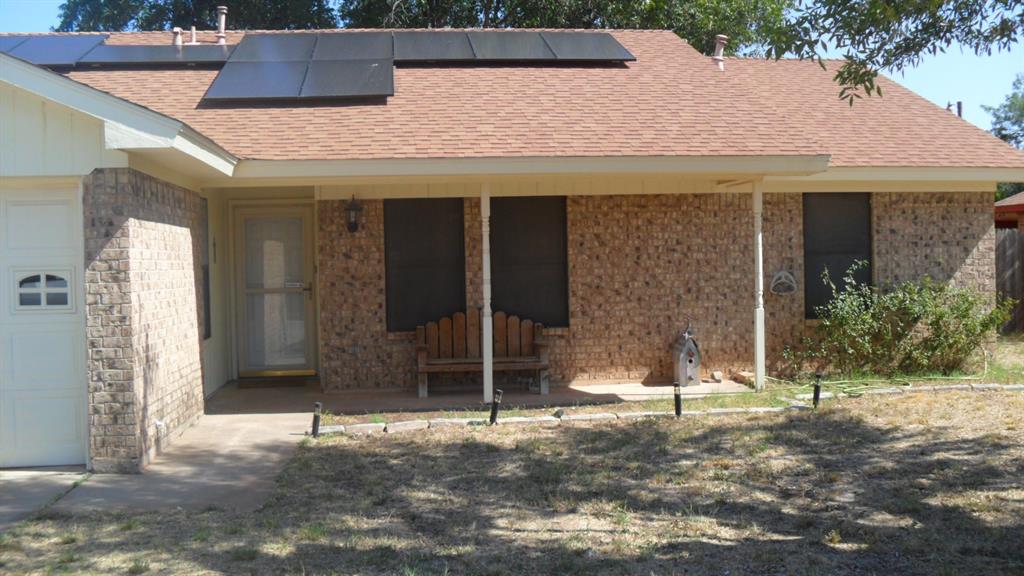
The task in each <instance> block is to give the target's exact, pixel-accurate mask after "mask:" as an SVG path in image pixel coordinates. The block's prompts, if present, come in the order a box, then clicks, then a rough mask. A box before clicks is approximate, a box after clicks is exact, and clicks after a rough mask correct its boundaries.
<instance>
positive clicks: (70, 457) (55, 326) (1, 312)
mask: <svg viewBox="0 0 1024 576" xmlns="http://www.w3.org/2000/svg"><path fill="white" fill-rule="evenodd" d="M82 254H83V252H82V208H81V204H80V202H79V193H78V191H77V190H75V189H65V190H53V189H25V190H13V191H12V190H9V189H8V190H5V189H3V188H0V468H6V467H15V466H51V465H63V464H82V463H84V462H85V455H86V440H85V439H86V428H85V426H86V409H85V406H86V404H85V395H86V376H85V362H86V360H85V320H84V311H83V307H84V306H83V305H82V286H83V284H84V283H83V280H82V261H83V257H82Z"/></svg>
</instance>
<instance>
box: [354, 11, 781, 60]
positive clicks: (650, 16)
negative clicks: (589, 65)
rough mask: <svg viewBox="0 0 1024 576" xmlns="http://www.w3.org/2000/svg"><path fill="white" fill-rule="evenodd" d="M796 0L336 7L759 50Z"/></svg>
mask: <svg viewBox="0 0 1024 576" xmlns="http://www.w3.org/2000/svg"><path fill="white" fill-rule="evenodd" d="M792 6H793V2H792V0H697V1H689V0H648V1H645V2H636V1H631V0H343V1H342V2H341V3H340V5H339V8H338V14H339V17H340V19H341V22H342V24H343V25H346V26H351V27H355V28H377V27H381V26H388V27H396V28H441V27H444V26H451V27H457V28H463V27H477V26H480V27H484V28H492V27H493V28H649V29H670V30H673V31H674V32H676V33H677V34H679V36H681V37H683V38H685V39H686V40H688V41H689V42H690V44H692V45H693V46H694V47H695V48H697V49H698V50H701V51H703V52H705V53H709V52H711V51H713V50H714V44H715V35H716V34H726V35H728V36H729V37H730V38H731V43H730V47H731V50H733V51H734V52H748V53H749V52H757V51H760V49H761V48H762V47H763V46H764V45H765V42H766V41H767V40H768V39H770V38H773V37H776V36H777V35H778V34H780V33H781V32H782V28H783V25H784V23H785V15H786V12H787V10H788V9H789V8H791V7H792Z"/></svg>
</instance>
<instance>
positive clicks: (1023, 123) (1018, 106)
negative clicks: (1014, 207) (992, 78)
mask: <svg viewBox="0 0 1024 576" xmlns="http://www.w3.org/2000/svg"><path fill="white" fill-rule="evenodd" d="M982 108H984V109H985V111H986V112H988V113H989V114H991V115H992V133H993V134H995V135H996V136H998V137H999V138H1001V139H1003V140H1005V141H1006V142H1007V143H1009V144H1010V145H1011V146H1016V147H1017V148H1021V149H1024V73H1020V74H1017V78H1016V79H1015V80H1014V81H1013V88H1012V89H1011V91H1010V93H1009V94H1007V95H1006V99H1005V100H1003V103H1002V104H1000V105H999V106H982ZM1018 192H1024V183H1021V182H1017V183H1014V184H1000V185H999V190H998V192H996V200H1001V199H1003V198H1006V197H1007V196H1012V195H1014V194H1016V193H1018Z"/></svg>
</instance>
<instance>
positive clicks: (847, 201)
mask: <svg viewBox="0 0 1024 576" xmlns="http://www.w3.org/2000/svg"><path fill="white" fill-rule="evenodd" d="M858 260H863V261H865V262H867V263H868V265H867V266H865V267H862V268H860V269H859V270H858V271H857V273H856V274H854V278H855V279H856V280H857V282H863V283H869V282H871V196H870V195H869V194H861V193H856V194H804V312H805V314H806V316H807V318H817V317H818V315H817V313H816V312H815V308H817V307H819V306H823V305H825V304H827V303H828V302H829V301H830V300H831V299H832V290H831V289H830V288H828V287H827V286H825V283H824V282H822V279H821V275H822V273H823V272H824V271H825V270H826V269H827V270H828V273H829V275H830V276H831V277H832V281H833V282H834V283H835V285H836V288H838V289H839V290H840V291H841V290H843V288H845V283H844V282H843V277H845V276H846V272H847V270H849V269H850V266H853V264H854V262H857V261H858Z"/></svg>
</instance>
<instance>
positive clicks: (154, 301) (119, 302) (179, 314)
mask: <svg viewBox="0 0 1024 576" xmlns="http://www.w3.org/2000/svg"><path fill="white" fill-rule="evenodd" d="M83 200H84V210H85V248H86V270H87V271H86V315H87V326H88V350H89V366H88V369H89V420H90V422H89V428H90V451H91V455H92V464H93V468H94V470H96V471H99V472H133V471H138V470H139V469H140V468H141V467H142V466H144V465H145V463H146V462H148V459H149V458H150V457H151V456H152V455H153V454H155V453H156V452H158V451H159V450H160V449H161V447H162V446H163V445H164V444H165V443H166V442H167V441H168V440H169V439H170V438H172V437H173V436H174V435H176V434H178V433H180V432H181V431H182V430H183V429H184V428H186V427H187V426H188V425H189V424H190V423H191V422H192V421H194V420H195V418H197V417H198V416H199V415H200V414H202V411H203V378H202V376H203V372H202V361H201V358H202V355H201V350H200V346H201V339H202V332H201V327H202V325H203V322H202V314H203V310H202V306H201V302H202V290H203V286H202V282H201V278H202V276H201V266H202V264H203V263H202V258H203V254H204V253H205V251H204V247H205V245H206V221H207V208H206V200H205V199H203V198H202V197H201V196H199V195H197V194H195V193H193V192H190V191H188V190H185V189H183V188H179V187H177V186H174V185H171V184H168V183H166V182H162V181H160V180H157V179H154V178H152V177H149V176H147V175H145V174H142V173H140V172H136V171H134V170H130V169H105V170H97V171H95V172H93V174H92V175H91V176H90V177H89V178H86V179H85V191H84V198H83Z"/></svg>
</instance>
